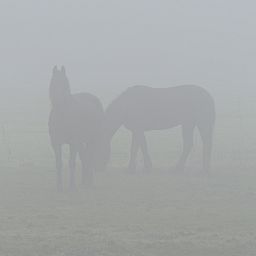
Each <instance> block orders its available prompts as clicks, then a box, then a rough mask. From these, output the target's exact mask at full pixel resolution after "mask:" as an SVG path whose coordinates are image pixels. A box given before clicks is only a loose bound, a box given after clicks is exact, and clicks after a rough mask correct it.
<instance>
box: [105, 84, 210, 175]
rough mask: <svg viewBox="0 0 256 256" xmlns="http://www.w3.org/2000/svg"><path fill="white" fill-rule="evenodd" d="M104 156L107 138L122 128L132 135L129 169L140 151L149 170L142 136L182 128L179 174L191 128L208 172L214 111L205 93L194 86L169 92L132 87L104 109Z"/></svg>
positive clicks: (133, 167)
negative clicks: (197, 135) (197, 137)
mask: <svg viewBox="0 0 256 256" xmlns="http://www.w3.org/2000/svg"><path fill="white" fill-rule="evenodd" d="M106 122H107V124H106V126H107V127H106V131H107V135H106V141H105V146H106V151H105V152H106V155H107V157H109V156H110V142H111V138H112V137H113V135H114V134H115V132H116V131H117V129H119V127H120V126H121V125H124V126H125V127H126V128H127V129H129V130H130V131H131V132H132V144H131V154H130V162H129V169H130V170H134V169H135V168H136V156H137V153H138V150H139V149H141V151H142V154H143V157H144V167H145V169H146V170H150V169H151V168H152V163H151V159H150V156H149V153H148V149H147V143H146V139H145V135H144V132H145V131H150V130H163V129H169V128H172V127H176V126H181V127H182V135H183V153H182V155H181V157H180V159H179V161H178V163H177V165H176V170H183V169H184V167H185V163H186V160H187V158H188V155H189V153H190V151H191V149H192V146H193V133H194V128H195V127H197V128H198V129H199V132H200V135H201V138H202V141H203V169H204V170H205V171H208V170H209V168H210V160H211V150H212V135H213V129H214V122H215V107H214V101H213V98H212V97H211V96H210V95H209V93H208V92H207V91H206V90H205V89H203V88H201V87H199V86H194V85H183V86H177V87H170V88H151V87H147V86H134V87H130V88H128V89H127V90H126V91H125V92H123V93H122V94H121V95H120V96H119V97H117V98H116V99H115V100H114V101H113V102H112V103H111V104H110V105H109V106H108V108H107V109H106Z"/></svg>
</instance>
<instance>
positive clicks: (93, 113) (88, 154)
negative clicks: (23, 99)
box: [49, 66, 104, 189]
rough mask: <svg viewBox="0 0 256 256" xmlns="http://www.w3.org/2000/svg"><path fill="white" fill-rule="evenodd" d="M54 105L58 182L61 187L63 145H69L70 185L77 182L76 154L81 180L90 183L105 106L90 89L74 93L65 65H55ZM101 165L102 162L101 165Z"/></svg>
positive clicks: (52, 137)
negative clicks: (80, 167) (89, 91)
mask: <svg viewBox="0 0 256 256" xmlns="http://www.w3.org/2000/svg"><path fill="white" fill-rule="evenodd" d="M49 96H50V101H51V105H52V109H51V112H50V117H49V135H50V140H51V145H52V147H53V150H54V153H55V158H56V167H57V186H58V188H59V189H62V186H63V185H62V145H64V144H68V145H69V148H70V159H69V167H70V187H71V188H73V187H74V185H75V184H74V183H75V176H74V172H75V167H76V157H77V154H79V157H80V160H81V163H82V183H83V184H84V185H91V184H92V182H93V169H94V168H96V165H95V163H96V161H95V160H96V158H95V155H96V150H97V148H98V141H99V138H100V136H101V134H102V127H103V126H102V124H103V118H104V110H103V107H102V105H101V103H100V101H99V100H98V98H96V97H95V96H94V95H91V94H89V93H78V94H71V91H70V86H69V81H68V78H67V76H66V72H65V68H64V67H62V68H61V70H58V68H57V67H56V66H55V67H54V68H53V71H52V78H51V82H50V88H49ZM98 167H99V166H98Z"/></svg>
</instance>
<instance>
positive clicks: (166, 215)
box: [0, 112, 256, 256]
mask: <svg viewBox="0 0 256 256" xmlns="http://www.w3.org/2000/svg"><path fill="white" fill-rule="evenodd" d="M45 113H46V112H45ZM13 116H15V118H13V119H9V120H8V122H6V124H5V126H4V127H2V135H1V147H0V148H1V162H0V167H1V172H0V201H1V204H0V225H1V229H0V255H3V256H101V255H102V256H103V255H106V256H107V255H109V256H128V255H129V256H144V255H145V256H151V255H152V256H156V255H159V256H161V255H165V256H166V255H174V256H187V255H189V256H216V255H222V256H241V255H243V256H254V255H255V253H256V244H255V240H256V204H255V201H256V173H255V152H256V143H255V141H256V138H255V134H254V131H255V129H256V123H255V121H254V118H253V116H252V115H246V114H244V115H242V116H241V115H238V114H234V115H231V114H228V115H227V116H225V113H222V114H221V115H219V118H218V119H217V124H216V133H215V145H214V156H213V170H212V173H211V175H209V176H204V175H198V173H197V170H198V168H199V166H200V148H201V144H200V138H199V135H198V134H196V136H195V149H194V150H193V152H192V155H191V157H190V160H189V163H188V166H187V171H186V172H185V173H184V174H180V175H174V174H170V173H168V171H167V170H168V168H169V167H170V166H172V165H174V164H175V161H176V160H177V158H178V156H179V153H180V150H181V148H180V143H181V139H180V136H179V135H180V131H179V129H174V130H171V131H166V132H152V133H149V134H147V136H148V142H149V147H150V152H151V155H152V158H153V163H154V170H153V172H152V173H150V174H143V173H141V172H140V168H138V173H137V174H136V175H129V174H127V173H125V172H124V168H125V166H126V164H127V161H128V156H129V152H128V147H129V143H130V142H129V138H130V137H129V134H128V133H127V132H126V131H125V130H124V129H121V130H120V131H119V133H118V134H117V136H116V137H115V138H114V140H113V157H112V161H111V164H110V166H109V170H108V171H107V172H105V173H96V178H95V185H94V187H93V188H92V189H84V188H81V186H80V184H79V175H80V172H79V170H78V171H77V183H78V184H77V185H78V186H77V190H76V191H74V192H70V191H68V189H67V182H68V179H67V177H68V170H67V168H65V170H64V174H65V190H64V192H63V193H58V192H57V191H56V189H55V169H54V159H53V155H52V151H51V148H50V146H49V140H48V134H47V126H46V124H47V114H45V115H44V114H42V115H41V116H40V118H38V116H37V115H34V114H33V113H32V112H31V113H29V112H28V113H27V115H19V113H15V114H14V115H13ZM35 117H36V118H35ZM28 120H30V121H28ZM66 162H67V161H66Z"/></svg>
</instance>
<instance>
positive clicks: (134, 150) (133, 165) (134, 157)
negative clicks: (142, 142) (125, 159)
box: [128, 132, 139, 172]
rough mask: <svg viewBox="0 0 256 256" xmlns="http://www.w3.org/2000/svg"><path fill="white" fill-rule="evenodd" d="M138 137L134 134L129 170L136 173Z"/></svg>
mask: <svg viewBox="0 0 256 256" xmlns="http://www.w3.org/2000/svg"><path fill="white" fill-rule="evenodd" d="M137 137H138V136H136V134H135V132H133V133H132V145H131V153H130V161H129V167H128V170H129V171H130V172H134V171H135V169H136V160H137V155H138V150H139V143H138V138H137Z"/></svg>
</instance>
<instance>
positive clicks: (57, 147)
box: [53, 144, 63, 191]
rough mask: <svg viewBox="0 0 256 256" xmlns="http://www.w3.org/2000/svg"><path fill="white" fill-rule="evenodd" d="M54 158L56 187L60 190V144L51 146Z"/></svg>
mask: <svg viewBox="0 0 256 256" xmlns="http://www.w3.org/2000/svg"><path fill="white" fill-rule="evenodd" d="M53 150H54V154H55V160H56V169H57V189H58V190H59V191H62V189H63V183H62V148H61V145H60V144H58V145H54V146H53Z"/></svg>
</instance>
